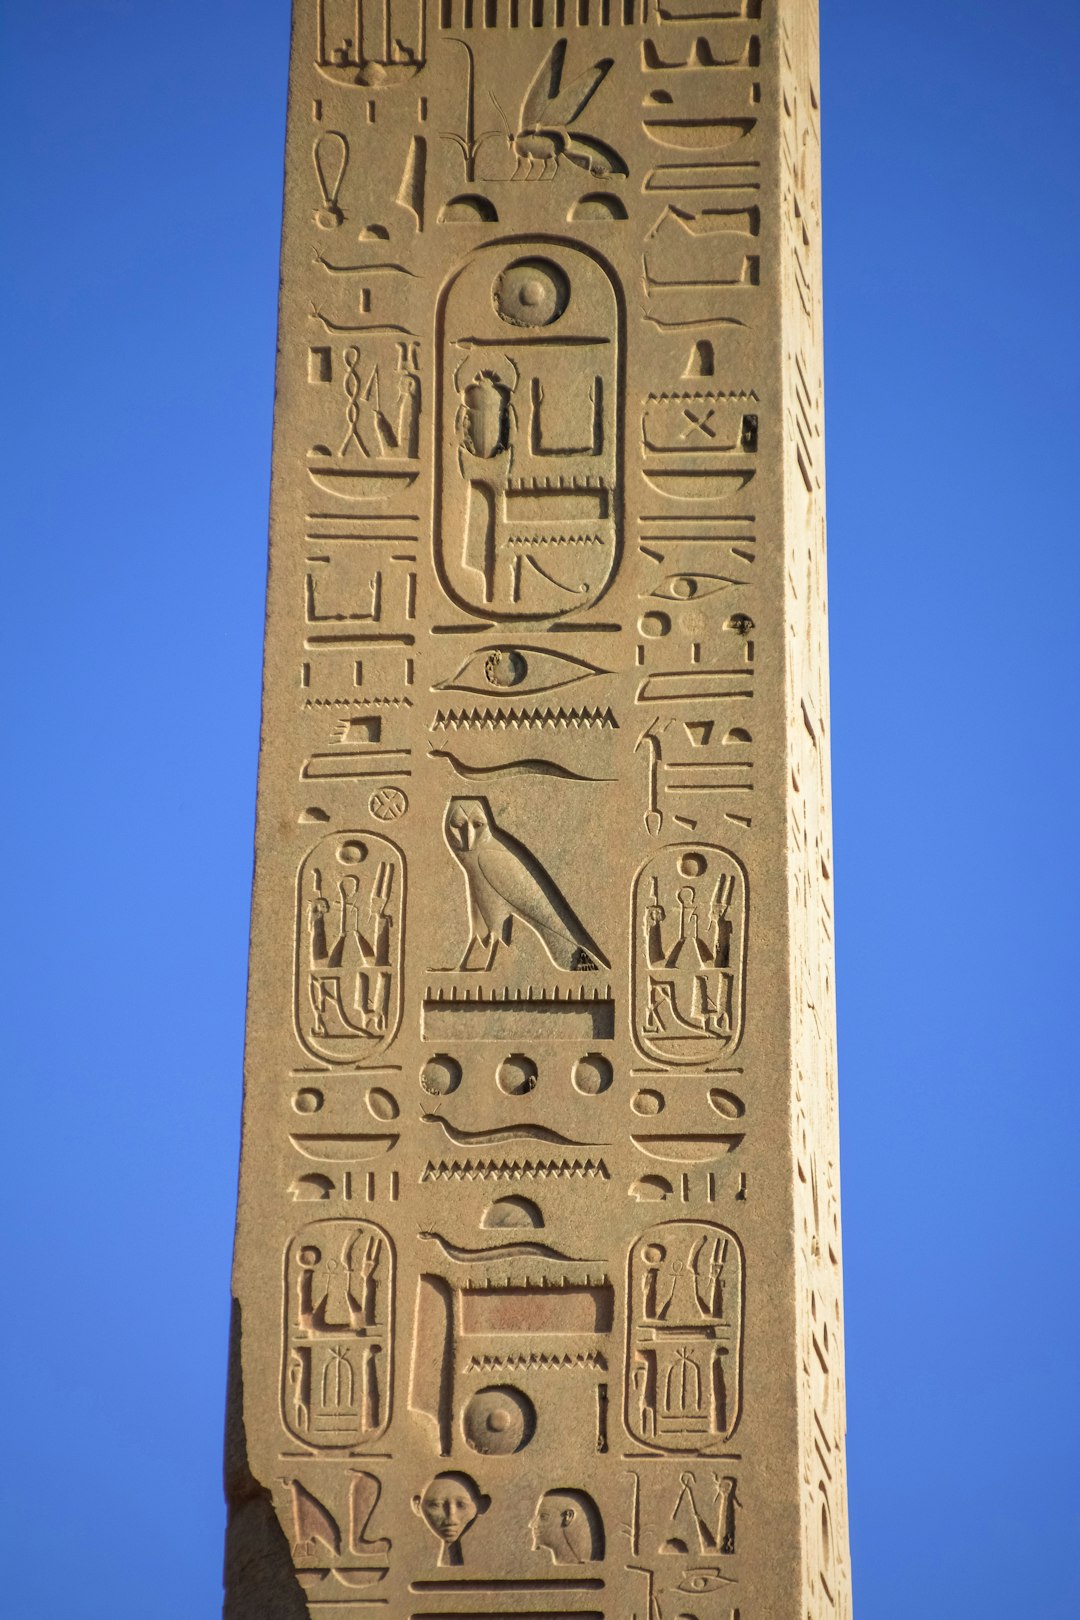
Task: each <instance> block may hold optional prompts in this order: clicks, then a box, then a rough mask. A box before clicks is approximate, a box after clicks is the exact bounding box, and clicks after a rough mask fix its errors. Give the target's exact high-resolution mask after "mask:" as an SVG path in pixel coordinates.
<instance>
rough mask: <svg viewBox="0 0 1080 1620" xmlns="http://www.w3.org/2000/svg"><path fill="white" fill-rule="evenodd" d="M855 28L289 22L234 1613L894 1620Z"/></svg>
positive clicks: (795, 11)
mask: <svg viewBox="0 0 1080 1620" xmlns="http://www.w3.org/2000/svg"><path fill="white" fill-rule="evenodd" d="M816 62H817V41H816V17H815V7H814V5H813V4H812V3H811V0H297V4H296V7H295V26H294V33H293V57H292V78H291V92H290V107H289V135H288V153H287V178H286V191H285V246H284V255H283V279H282V291H281V328H280V346H279V352H278V395H277V413H276V422H275V438H274V469H273V514H272V550H271V570H270V586H269V611H268V625H267V640H266V689H265V712H264V734H263V752H262V764H261V772H260V785H259V831H258V848H257V872H256V885H255V905H254V919H253V930H252V957H251V964H252V965H251V991H250V1007H249V1029H248V1050H247V1080H246V1091H245V1112H244V1146H243V1165H242V1176H241V1193H240V1213H239V1228H238V1237H237V1251H236V1296H237V1302H238V1304H237V1315H236V1333H235V1351H236V1354H235V1357H234V1379H233V1388H232V1397H231V1424H230V1454H229V1493H230V1503H231V1529H230V1542H229V1554H228V1573H227V1586H228V1596H227V1600H226V1612H227V1614H228V1615H230V1616H232V1617H234V1620H241V1617H242V1620H277V1617H279V1616H297V1617H301V1616H304V1615H305V1614H310V1615H314V1616H321V1617H324V1620H356V1617H359V1616H372V1617H374V1620H378V1617H379V1616H380V1615H386V1616H387V1617H388V1620H407V1617H413V1620H438V1617H440V1616H447V1617H451V1620H482V1617H500V1620H505V1617H509V1616H523V1617H527V1620H539V1617H541V1616H544V1617H547V1620H563V1617H569V1616H576V1617H580V1620H601V1617H604V1620H625V1617H635V1620H679V1617H682V1620H686V1617H691V1620H734V1617H738V1620H807V1617H809V1620H822V1617H825V1616H834V1615H835V1616H838V1617H839V1616H844V1615H846V1614H847V1613H848V1610H849V1597H848V1570H847V1552H846V1518H845V1494H844V1458H843V1431H844V1423H843V1386H842V1373H841V1353H842V1352H841V1346H842V1335H841V1318H840V1253H839V1228H838V1204H837V1163H836V1106H835V1104H836V1098H835V1083H834V1061H833V1058H834V1048H833V1008H832V982H831V961H832V926H831V924H832V908H831V852H830V847H829V808H828V758H827V748H828V741H827V738H828V732H827V701H826V667H825V665H826V656H825V597H824V530H823V487H822V479H823V469H822V423H821V331H820V259H819V208H818V162H819V140H818V101H817V94H816V89H815V83H816V72H817V66H816Z"/></svg>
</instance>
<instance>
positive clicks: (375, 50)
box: [315, 0, 425, 94]
mask: <svg viewBox="0 0 1080 1620" xmlns="http://www.w3.org/2000/svg"><path fill="white" fill-rule="evenodd" d="M424 16H425V0H379V3H378V4H377V5H376V4H375V3H374V0H315V66H316V67H317V68H318V70H319V72H320V73H321V74H322V76H323V78H325V79H329V80H331V82H332V83H334V84H337V85H342V86H345V87H348V88H350V89H356V90H364V91H367V92H368V93H369V94H370V93H371V92H372V91H376V90H387V89H392V88H393V87H394V86H396V85H402V84H406V83H407V82H408V81H409V80H410V79H412V78H414V77H415V76H416V74H417V73H419V72H420V69H421V68H422V67H423V65H424V54H425V52H424Z"/></svg>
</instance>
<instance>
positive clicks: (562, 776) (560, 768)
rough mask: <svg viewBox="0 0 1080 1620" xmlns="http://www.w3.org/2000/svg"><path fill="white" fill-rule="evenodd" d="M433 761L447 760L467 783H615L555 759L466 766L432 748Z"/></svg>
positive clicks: (452, 755) (449, 754)
mask: <svg viewBox="0 0 1080 1620" xmlns="http://www.w3.org/2000/svg"><path fill="white" fill-rule="evenodd" d="M428 752H429V753H430V755H431V758H432V759H445V760H446V761H447V763H448V764H449V766H450V768H451V770H452V771H453V772H454V774H455V776H461V777H463V778H464V779H465V781H466V782H479V781H483V779H484V778H485V777H497V776H554V777H557V778H558V780H559V781H561V782H614V781H615V780H616V778H615V777H614V776H585V775H583V774H582V772H581V771H572V770H570V769H569V767H568V766H566V765H557V764H556V763H555V761H554V760H553V759H511V760H507V761H506V762H505V763H504V764H502V765H466V763H465V761H464V760H463V759H458V757H457V755H456V754H452V753H451V752H450V750H449V749H448V748H431V749H429V750H428Z"/></svg>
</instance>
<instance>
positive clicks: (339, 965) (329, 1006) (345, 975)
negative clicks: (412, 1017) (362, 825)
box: [296, 833, 405, 1063]
mask: <svg viewBox="0 0 1080 1620" xmlns="http://www.w3.org/2000/svg"><path fill="white" fill-rule="evenodd" d="M297 889H298V893H297V924H296V1030H297V1034H298V1035H299V1037H300V1039H301V1041H302V1042H303V1044H304V1045H305V1046H306V1047H307V1049H308V1051H309V1052H312V1053H314V1055H315V1056H316V1057H321V1058H328V1059H329V1060H330V1061H331V1062H332V1063H366V1062H370V1061H372V1060H373V1059H374V1058H375V1057H376V1056H377V1055H378V1054H379V1053H380V1052H383V1051H385V1049H386V1047H387V1046H388V1045H389V1044H390V1042H391V1041H392V1040H393V1038H394V1035H395V1033H396V1032H397V1027H398V1023H399V1022H400V1019H401V962H402V950H403V945H404V940H403V922H404V910H405V863H404V858H403V856H402V854H401V851H400V850H399V849H398V848H397V847H396V845H394V844H391V843H390V841H389V839H387V838H383V837H382V836H380V835H378V834H375V833H335V834H333V835H331V836H330V837H328V838H324V839H323V840H322V842H321V843H319V844H317V845H316V846H315V848H314V849H313V850H312V852H311V854H310V855H309V856H308V857H307V859H306V860H305V862H304V864H303V865H302V866H301V868H300V878H299V883H298V886H297Z"/></svg>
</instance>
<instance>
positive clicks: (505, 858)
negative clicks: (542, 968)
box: [444, 799, 611, 973]
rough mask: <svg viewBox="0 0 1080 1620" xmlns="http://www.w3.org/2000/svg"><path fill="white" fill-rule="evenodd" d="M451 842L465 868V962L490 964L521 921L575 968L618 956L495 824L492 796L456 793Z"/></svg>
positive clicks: (559, 960) (465, 965)
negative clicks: (610, 953)
mask: <svg viewBox="0 0 1080 1620" xmlns="http://www.w3.org/2000/svg"><path fill="white" fill-rule="evenodd" d="M444 831H445V833H446V842H447V844H448V845H449V847H450V850H451V853H452V854H453V856H454V859H455V860H456V861H457V863H458V865H459V866H460V867H461V868H462V870H463V871H464V873H465V884H466V889H467V894H468V913H469V930H470V931H469V942H468V944H467V946H466V948H465V954H464V956H463V957H462V959H461V962H460V964H459V969H458V970H459V972H460V971H465V970H470V969H471V970H473V971H477V970H478V971H483V972H490V970H491V968H492V967H493V966H494V963H495V959H496V956H497V954H498V952H499V949H500V947H509V946H510V945H511V944H512V942H513V929H514V923H515V922H521V923H525V924H527V925H528V927H529V928H531V929H532V931H533V933H534V934H536V935H537V937H538V938H539V939H540V941H541V943H542V945H543V947H544V950H545V951H546V952H547V954H548V956H549V957H550V958H551V961H552V962H553V963H554V964H555V966H556V967H558V968H562V969H563V970H564V971H570V972H574V973H583V972H590V973H595V972H596V970H597V969H598V968H599V967H601V966H603V967H605V968H606V967H610V966H611V964H610V962H609V961H608V960H607V957H606V956H604V954H603V952H602V951H601V950H600V948H599V946H598V945H596V944H595V943H594V942H593V940H592V939H591V938H590V936H589V934H588V933H586V931H585V927H584V925H583V924H582V923H581V922H580V921H579V919H578V918H577V917H576V916H575V914H574V912H573V911H572V910H571V908H570V906H569V904H568V902H567V901H566V900H565V899H564V898H563V896H562V895H561V894H560V892H559V890H558V889H557V888H556V886H555V884H554V882H553V881H552V879H551V877H550V876H549V875H548V873H547V872H546V871H545V870H544V868H543V867H542V866H541V865H540V862H539V861H538V860H537V859H536V857H535V856H534V855H533V854H532V853H531V852H530V851H529V850H528V849H526V847H525V845H524V844H522V843H520V842H519V841H518V840H517V839H516V838H512V837H511V836H510V834H509V833H506V832H503V831H502V829H501V828H500V827H498V826H496V824H495V819H494V817H493V816H492V814H491V806H490V805H489V804H488V801H487V800H486V799H451V800H450V803H449V805H448V806H447V811H446V821H445V823H444Z"/></svg>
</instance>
